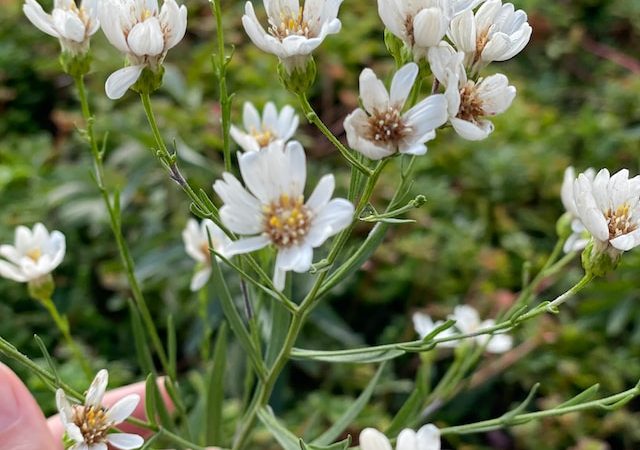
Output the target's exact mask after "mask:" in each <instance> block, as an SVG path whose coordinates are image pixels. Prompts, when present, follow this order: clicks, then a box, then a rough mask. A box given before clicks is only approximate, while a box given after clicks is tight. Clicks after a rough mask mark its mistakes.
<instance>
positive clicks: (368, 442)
mask: <svg viewBox="0 0 640 450" xmlns="http://www.w3.org/2000/svg"><path fill="white" fill-rule="evenodd" d="M359 441H360V449H361V450H393V449H392V448H391V443H390V442H389V439H387V437H386V436H385V435H384V434H382V433H380V432H379V431H378V430H376V429H373V428H365V429H364V430H362V432H361V433H360V438H359Z"/></svg>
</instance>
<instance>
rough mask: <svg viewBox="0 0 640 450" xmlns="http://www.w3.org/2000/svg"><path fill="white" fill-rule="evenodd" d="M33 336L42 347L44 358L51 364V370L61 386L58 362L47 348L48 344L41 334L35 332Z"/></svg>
mask: <svg viewBox="0 0 640 450" xmlns="http://www.w3.org/2000/svg"><path fill="white" fill-rule="evenodd" d="M33 338H34V339H35V340H36V343H37V344H38V347H40V351H41V352H42V355H43V356H44V359H45V360H46V361H47V365H48V366H49V370H51V373H52V374H53V376H54V378H55V380H56V384H57V385H58V386H60V375H58V368H57V366H56V363H55V362H54V361H53V358H52V357H51V355H50V354H49V351H48V350H47V346H46V345H44V342H43V341H42V339H40V336H38V335H37V334H34V335H33Z"/></svg>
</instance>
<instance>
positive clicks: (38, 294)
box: [27, 274, 56, 302]
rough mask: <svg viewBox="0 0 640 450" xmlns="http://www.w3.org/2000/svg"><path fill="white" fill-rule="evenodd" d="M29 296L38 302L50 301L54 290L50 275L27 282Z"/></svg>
mask: <svg viewBox="0 0 640 450" xmlns="http://www.w3.org/2000/svg"><path fill="white" fill-rule="evenodd" d="M27 287H28V289H29V296H30V297H31V298H32V299H34V300H37V301H39V302H47V301H50V300H51V296H52V295H53V291H54V290H55V288H56V285H55V283H54V282H53V277H52V276H51V274H46V275H44V276H42V277H40V278H36V279H34V280H31V281H29V283H28V284H27Z"/></svg>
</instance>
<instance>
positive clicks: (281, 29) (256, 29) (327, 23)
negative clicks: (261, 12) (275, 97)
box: [242, 0, 342, 73]
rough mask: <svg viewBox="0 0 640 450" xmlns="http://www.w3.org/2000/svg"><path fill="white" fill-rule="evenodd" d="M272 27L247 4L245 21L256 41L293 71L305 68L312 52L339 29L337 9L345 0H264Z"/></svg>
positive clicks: (247, 29)
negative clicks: (301, 3)
mask: <svg viewBox="0 0 640 450" xmlns="http://www.w3.org/2000/svg"><path fill="white" fill-rule="evenodd" d="M263 1H264V7H265V9H266V10H267V16H268V21H269V27H268V28H267V31H265V29H264V28H263V27H262V25H261V24H260V22H258V18H257V17H256V13H255V11H254V9H253V4H252V3H251V2H247V3H246V4H245V9H244V12H245V13H244V16H242V24H243V25H244V29H245V31H246V32H247V34H248V35H249V38H250V39H251V40H252V41H253V43H254V44H255V45H256V46H257V47H258V48H260V49H261V50H263V51H265V52H267V53H272V54H274V55H276V56H277V57H278V58H279V59H280V60H281V61H282V63H283V64H284V66H285V68H286V69H287V71H288V72H289V73H290V72H292V71H293V70H295V69H300V68H304V67H305V64H306V62H307V60H308V58H309V55H310V54H311V53H312V52H313V51H314V50H315V49H316V48H317V47H318V46H320V44H322V41H324V39H325V38H326V37H327V35H329V34H336V33H338V32H339V31H340V28H341V27H342V24H341V23H340V20H339V19H338V18H337V17H338V9H339V8H340V4H341V3H342V0H306V1H305V2H304V7H301V6H300V2H299V0H263Z"/></svg>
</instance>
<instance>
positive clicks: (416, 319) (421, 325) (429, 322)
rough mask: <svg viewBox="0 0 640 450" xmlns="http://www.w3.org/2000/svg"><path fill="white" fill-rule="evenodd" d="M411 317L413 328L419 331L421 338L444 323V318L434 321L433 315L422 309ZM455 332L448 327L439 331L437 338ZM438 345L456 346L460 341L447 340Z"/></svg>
mask: <svg viewBox="0 0 640 450" xmlns="http://www.w3.org/2000/svg"><path fill="white" fill-rule="evenodd" d="M411 319H412V320H413V328H414V329H415V330H416V333H418V336H420V339H424V338H425V337H427V336H428V335H429V334H431V333H432V332H433V330H435V329H436V328H438V327H439V326H440V325H442V324H443V323H444V321H443V320H438V321H436V322H434V321H433V319H432V318H431V316H429V315H428V314H425V313H423V312H420V311H418V312H415V313H413V316H412V317H411ZM454 334H455V333H454V331H453V330H452V329H451V328H447V329H446V330H444V331H441V332H440V333H438V335H437V338H444V337H450V336H453V335H454ZM438 345H440V346H442V347H456V346H457V345H458V343H457V342H456V341H445V342H442V343H440V344H438Z"/></svg>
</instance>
